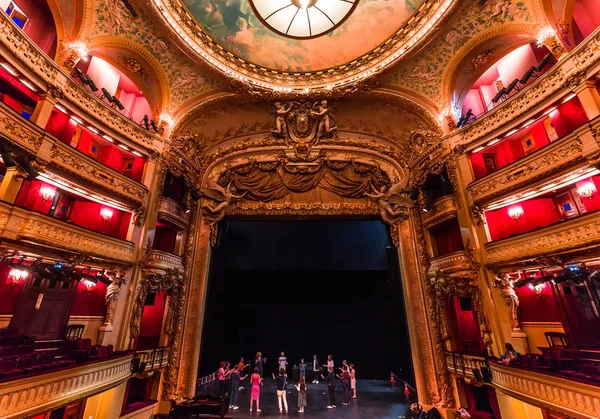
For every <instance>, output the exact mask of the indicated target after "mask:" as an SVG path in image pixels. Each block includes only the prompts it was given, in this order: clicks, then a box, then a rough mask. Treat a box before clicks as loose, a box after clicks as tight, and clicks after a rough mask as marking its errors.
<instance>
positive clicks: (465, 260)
mask: <svg viewBox="0 0 600 419" xmlns="http://www.w3.org/2000/svg"><path fill="white" fill-rule="evenodd" d="M472 268H473V267H472V265H471V259H470V258H469V255H467V252H465V251H464V250H460V251H458V252H453V253H449V254H447V255H443V256H437V257H434V258H431V261H430V266H429V270H428V274H429V276H433V275H434V274H435V272H436V271H439V270H443V271H445V272H449V273H452V272H459V271H469V270H471V269H472Z"/></svg>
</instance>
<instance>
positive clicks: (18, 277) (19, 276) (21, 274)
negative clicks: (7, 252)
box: [8, 269, 29, 285]
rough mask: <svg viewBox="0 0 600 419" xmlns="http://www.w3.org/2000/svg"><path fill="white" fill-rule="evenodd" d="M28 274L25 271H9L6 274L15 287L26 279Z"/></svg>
mask: <svg viewBox="0 0 600 419" xmlns="http://www.w3.org/2000/svg"><path fill="white" fill-rule="evenodd" d="M27 275H29V273H28V272H27V271H23V270H21V269H11V270H10V272H9V273H8V278H9V279H10V280H11V281H12V284H13V285H17V284H18V283H19V282H20V281H22V280H24V279H25V278H27Z"/></svg>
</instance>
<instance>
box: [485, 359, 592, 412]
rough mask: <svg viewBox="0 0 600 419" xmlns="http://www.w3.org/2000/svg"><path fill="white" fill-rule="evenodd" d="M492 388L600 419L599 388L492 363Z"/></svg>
mask: <svg viewBox="0 0 600 419" xmlns="http://www.w3.org/2000/svg"><path fill="white" fill-rule="evenodd" d="M490 370H491V373H492V385H493V386H494V387H495V388H496V389H497V390H500V391H502V392H503V393H506V394H508V395H509V396H512V397H514V398H516V399H519V400H522V401H524V402H527V403H530V404H532V405H534V406H542V407H546V408H548V409H551V410H553V411H556V412H562V413H564V414H566V415H568V416H572V417H577V418H590V419H592V418H599V417H600V386H593V385H589V384H585V383H580V382H577V381H573V380H568V379H565V378H562V377H557V376H555V375H550V374H542V373H539V372H536V371H531V370H525V369H520V368H515V367H511V366H508V365H504V364H499V363H490Z"/></svg>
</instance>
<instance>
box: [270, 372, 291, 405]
mask: <svg viewBox="0 0 600 419" xmlns="http://www.w3.org/2000/svg"><path fill="white" fill-rule="evenodd" d="M273 378H275V377H273ZM276 381H277V402H278V403H279V413H282V412H283V411H282V406H281V405H282V403H283V407H285V413H287V412H288V404H287V395H286V390H287V374H286V373H285V369H284V368H280V369H279V375H278V376H277V379H276Z"/></svg>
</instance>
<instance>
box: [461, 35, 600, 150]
mask: <svg viewBox="0 0 600 419" xmlns="http://www.w3.org/2000/svg"><path fill="white" fill-rule="evenodd" d="M599 59H600V28H599V29H596V30H595V31H594V32H593V33H592V34H591V35H590V36H589V37H588V38H587V39H586V40H585V42H583V43H581V44H579V45H578V46H577V47H576V48H575V49H573V50H572V51H571V52H569V53H568V54H566V55H565V56H563V57H561V60H560V61H559V62H558V63H557V64H555V65H554V66H553V67H552V68H551V69H550V70H548V71H547V72H546V73H544V74H543V75H542V76H541V77H539V78H538V79H537V80H536V81H535V82H533V83H532V84H531V85H529V86H528V87H527V88H525V89H523V90H521V91H520V92H519V93H517V94H516V95H514V96H512V97H511V98H509V99H508V100H506V101H505V102H503V103H502V104H500V105H498V106H496V107H495V108H494V109H492V110H491V111H489V112H488V113H486V114H485V115H483V116H482V117H481V118H479V119H477V120H475V121H473V122H472V123H470V124H469V125H467V126H466V127H465V128H463V129H461V130H460V131H459V133H460V137H461V139H460V144H461V145H463V146H469V145H470V144H472V143H474V142H476V141H479V140H483V139H484V138H486V136H488V135H489V134H493V135H494V136H495V137H497V136H498V135H499V134H501V133H503V132H505V131H508V130H511V129H513V128H514V127H515V126H517V125H519V124H521V123H523V122H524V121H525V120H526V119H527V118H529V117H530V116H531V114H532V113H534V112H535V110H536V109H538V108H540V107H541V106H544V105H546V104H548V103H550V102H551V101H553V100H556V99H558V98H559V97H560V96H561V95H564V94H566V93H567V92H569V91H570V87H571V85H573V86H575V85H577V84H578V82H579V79H581V81H583V79H584V78H585V76H587V74H586V73H587V72H588V71H594V66H595V65H596V64H597V62H598V60H599ZM582 77H583V78H582Z"/></svg>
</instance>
